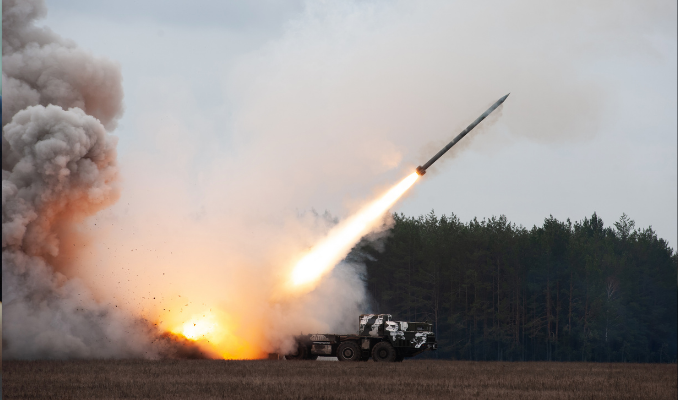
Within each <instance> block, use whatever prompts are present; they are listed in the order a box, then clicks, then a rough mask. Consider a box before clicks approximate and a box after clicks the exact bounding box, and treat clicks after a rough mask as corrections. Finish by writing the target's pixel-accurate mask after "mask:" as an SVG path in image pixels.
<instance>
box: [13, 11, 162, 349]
mask: <svg viewBox="0 0 678 400" xmlns="http://www.w3.org/2000/svg"><path fill="white" fill-rule="evenodd" d="M45 12H46V10H45V7H44V4H43V3H42V2H41V1H23V0H22V1H11V0H10V1H4V2H3V9H2V18H3V21H2V22H3V43H2V44H3V49H2V57H3V70H2V80H3V86H4V104H3V106H4V107H3V110H2V126H3V128H2V129H3V130H2V291H3V295H4V305H5V308H7V309H6V310H5V311H4V320H5V322H6V323H5V324H4V326H3V327H4V330H3V357H5V358H24V359H35V358H74V357H77V358H83V357H89V358H91V357H97V358H101V357H104V358H109V357H115V358H121V357H148V358H154V357H160V356H164V355H170V354H171V351H172V349H171V346H172V344H171V342H172V340H171V339H169V338H164V339H163V338H161V337H160V335H159V333H158V331H156V330H154V329H153V327H152V325H151V324H149V323H148V322H146V321H144V320H142V319H141V318H139V317H138V316H131V315H129V314H128V313H127V312H124V311H123V310H122V308H119V307H117V305H115V304H114V303H111V302H109V303H103V302H99V301H97V300H95V299H93V297H92V295H91V293H90V291H89V289H88V288H87V287H86V285H84V284H83V283H82V282H81V281H80V280H79V279H77V278H74V277H68V276H66V275H64V274H63V273H61V272H59V271H58V266H59V265H60V263H62V262H63V256H64V254H70V255H74V254H78V250H73V249H70V248H68V249H66V248H64V247H65V246H66V243H65V242H64V240H65V239H66V238H70V241H69V243H68V244H67V245H68V246H74V247H75V246H78V245H80V243H77V239H78V235H76V234H75V232H76V231H77V227H78V225H79V224H80V223H82V221H83V220H84V219H85V218H86V217H88V216H90V215H93V214H95V213H96V212H97V211H99V210H101V209H103V208H105V207H107V206H109V205H111V204H112V203H113V202H115V201H116V200H117V198H118V196H119V178H118V176H119V173H118V167H117V165H116V149H115V147H116V143H117V138H116V137H115V136H112V135H111V134H109V133H108V132H109V131H110V130H112V129H113V128H114V127H115V125H116V122H117V119H118V118H119V116H120V115H121V113H122V85H121V76H120V68H119V66H118V65H116V64H115V63H113V62H111V61H108V60H104V59H98V58H95V57H93V56H92V55H91V54H88V53H87V52H85V51H83V50H80V49H78V48H77V47H76V46H75V45H74V44H73V43H71V42H69V41H66V40H63V39H61V38H60V37H58V36H57V35H56V34H54V33H53V32H51V31H49V30H48V29H46V28H38V27H36V26H35V25H34V23H33V22H34V20H35V19H36V18H39V17H41V16H43V15H44V14H45ZM74 241H75V242H74Z"/></svg>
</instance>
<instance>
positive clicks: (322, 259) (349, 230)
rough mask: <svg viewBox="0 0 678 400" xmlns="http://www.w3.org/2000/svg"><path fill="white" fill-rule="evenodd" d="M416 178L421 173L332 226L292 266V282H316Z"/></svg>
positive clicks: (302, 284) (299, 285)
mask: <svg viewBox="0 0 678 400" xmlns="http://www.w3.org/2000/svg"><path fill="white" fill-rule="evenodd" d="M417 178H419V175H418V174H417V173H416V172H415V173H413V174H411V175H409V176H408V177H406V178H405V179H403V180H402V181H401V182H400V183H398V184H397V185H396V186H394V187H393V188H392V189H391V190H389V191H388V192H386V194H384V195H383V196H382V197H381V198H379V199H377V200H376V201H374V202H373V203H372V204H370V205H368V206H367V207H365V208H363V209H362V210H361V211H359V212H358V213H357V214H355V215H353V216H352V217H350V218H349V219H347V220H346V221H345V222H344V223H341V224H339V225H338V226H337V227H335V228H334V229H333V230H331V231H330V232H329V234H328V235H327V237H326V238H325V239H324V240H323V241H322V242H320V243H319V244H317V245H316V246H315V247H313V249H311V251H310V252H309V253H308V254H306V255H305V256H304V257H303V258H302V259H301V260H299V262H297V264H296V265H295V267H294V269H293V270H292V276H291V286H292V287H294V288H306V287H310V286H313V285H314V284H315V283H317V282H318V281H319V280H320V278H322V276H323V275H325V274H326V273H328V272H329V271H331V270H332V268H334V266H335V265H336V264H337V263H338V262H339V261H341V259H342V258H344V257H345V256H346V254H347V253H348V252H349V251H350V250H351V248H352V247H353V246H354V245H355V244H356V243H357V242H358V240H360V238H361V237H363V236H364V235H366V234H367V233H369V230H370V228H371V227H372V226H373V225H374V223H375V221H377V219H378V218H379V217H381V216H382V215H383V214H384V213H385V212H386V211H387V210H388V209H389V208H390V207H391V206H392V205H393V204H394V203H395V202H396V201H397V200H398V199H399V198H400V197H401V196H402V195H403V194H404V193H405V192H406V191H407V189H409V188H410V187H411V186H412V185H413V184H414V182H416V180H417Z"/></svg>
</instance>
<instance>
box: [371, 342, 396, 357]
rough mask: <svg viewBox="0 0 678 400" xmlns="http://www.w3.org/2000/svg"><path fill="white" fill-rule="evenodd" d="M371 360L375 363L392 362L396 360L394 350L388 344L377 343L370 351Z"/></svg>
mask: <svg viewBox="0 0 678 400" xmlns="http://www.w3.org/2000/svg"><path fill="white" fill-rule="evenodd" d="M372 359H373V360H374V361H376V362H393V361H395V359H396V350H395V349H394V348H393V346H391V344H390V343H389V342H379V343H377V344H376V345H374V348H373V349H372Z"/></svg>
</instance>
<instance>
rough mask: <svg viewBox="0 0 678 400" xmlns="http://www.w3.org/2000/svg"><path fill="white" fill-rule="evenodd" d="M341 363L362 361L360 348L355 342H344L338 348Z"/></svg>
mask: <svg viewBox="0 0 678 400" xmlns="http://www.w3.org/2000/svg"><path fill="white" fill-rule="evenodd" d="M337 358H338V359H339V361H360V347H358V344H357V343H355V342H343V343H342V344H340V345H339V347H337Z"/></svg>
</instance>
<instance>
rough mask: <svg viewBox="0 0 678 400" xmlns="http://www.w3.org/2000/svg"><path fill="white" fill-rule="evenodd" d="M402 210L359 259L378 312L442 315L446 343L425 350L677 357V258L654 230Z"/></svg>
mask: <svg viewBox="0 0 678 400" xmlns="http://www.w3.org/2000/svg"><path fill="white" fill-rule="evenodd" d="M393 217H394V219H395V225H394V227H393V228H392V230H391V232H390V235H389V236H388V237H387V238H385V239H383V240H382V241H381V242H374V241H368V240H363V241H361V243H359V245H358V246H356V247H355V248H354V250H353V252H352V253H351V254H350V255H349V257H348V260H349V261H350V260H360V261H361V262H363V263H364V264H365V265H366V274H365V276H364V279H365V281H366V284H367V288H368V292H369V294H370V296H371V302H372V305H371V307H372V312H378V313H387V314H392V315H393V318H394V320H401V321H428V322H431V323H432V324H433V327H434V330H435V333H436V337H437V338H438V346H439V349H438V351H437V352H426V353H424V354H422V355H421V356H420V357H424V358H440V359H456V360H503V361H528V360H535V361H537V360H538V361H598V362H654V363H657V362H663V363H666V362H674V363H675V362H676V352H677V349H676V347H677V343H678V332H677V320H678V318H677V312H678V309H677V303H678V293H677V289H678V276H677V271H678V264H677V258H676V253H675V252H674V251H673V249H671V248H670V247H669V245H668V243H667V242H666V241H665V240H663V239H661V238H658V237H657V234H656V233H655V232H654V231H653V230H652V227H648V228H646V229H637V228H636V227H635V222H634V221H633V220H631V219H630V218H629V217H628V216H627V215H626V214H624V215H622V216H621V218H620V219H619V221H617V222H615V223H614V224H613V225H612V226H605V225H604V224H603V221H602V220H601V219H600V217H598V216H597V215H596V214H595V213H594V214H593V215H592V216H591V217H590V218H584V220H582V221H579V222H574V223H573V222H571V221H570V220H569V219H568V220H566V221H559V220H557V219H555V218H553V217H552V216H551V217H549V218H546V219H545V220H544V223H543V225H542V226H534V227H533V228H531V229H527V228H525V227H523V226H519V225H518V226H517V225H516V224H514V223H511V222H509V221H508V220H507V218H506V217H505V216H500V217H498V218H497V217H492V218H490V219H483V220H482V221H478V220H477V219H473V220H471V221H469V222H468V223H464V222H462V221H460V220H459V218H458V217H456V216H455V215H449V216H447V215H442V216H437V215H436V214H435V213H434V212H433V211H431V212H430V213H429V214H428V215H425V216H420V217H408V216H405V215H402V214H395V215H394V216H393Z"/></svg>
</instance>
